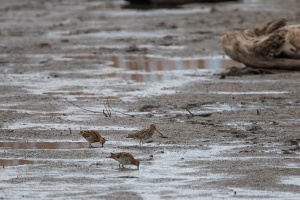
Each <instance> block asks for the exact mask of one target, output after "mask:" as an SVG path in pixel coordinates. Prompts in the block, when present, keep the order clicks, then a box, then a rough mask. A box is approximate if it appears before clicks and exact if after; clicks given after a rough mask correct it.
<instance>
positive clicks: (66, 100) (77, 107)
mask: <svg viewBox="0 0 300 200" xmlns="http://www.w3.org/2000/svg"><path fill="white" fill-rule="evenodd" d="M65 100H66V101H67V102H69V103H70V104H72V105H73V106H76V107H77V108H80V109H81V110H85V111H88V112H92V113H101V112H97V111H93V110H88V109H85V108H82V107H80V106H78V105H76V104H74V103H72V102H71V101H69V100H68V99H67V98H65Z"/></svg>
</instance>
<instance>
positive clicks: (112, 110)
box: [107, 98, 134, 117]
mask: <svg viewBox="0 0 300 200" xmlns="http://www.w3.org/2000/svg"><path fill="white" fill-rule="evenodd" d="M107 106H108V107H109V108H110V109H111V110H112V111H114V112H116V113H121V114H123V115H127V116H130V117H134V115H130V114H127V113H123V112H120V111H117V110H114V109H113V108H112V107H111V106H110V105H109V102H108V98H107Z"/></svg>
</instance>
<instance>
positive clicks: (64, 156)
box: [0, 0, 300, 199]
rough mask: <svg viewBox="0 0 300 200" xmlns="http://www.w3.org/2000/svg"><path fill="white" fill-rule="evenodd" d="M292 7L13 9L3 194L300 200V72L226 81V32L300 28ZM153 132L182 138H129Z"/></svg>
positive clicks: (1, 152) (4, 44) (1, 64)
mask: <svg viewBox="0 0 300 200" xmlns="http://www.w3.org/2000/svg"><path fill="white" fill-rule="evenodd" d="M280 2H281V1H275V0H264V1H255V0H248V1H247V0H245V1H243V2H239V3H221V4H187V5H183V6H180V7H177V8H174V9H173V8H168V9H151V10H144V9H143V10H137V9H125V8H124V5H125V2H124V1H112V2H107V1H78V2H76V3H75V2H73V1H63V2H62V1H51V2H48V1H32V0H31V1H22V2H20V1H5V2H4V3H1V6H0V10H1V11H2V12H1V15H0V27H1V32H0V34H1V38H2V39H1V42H0V49H1V53H0V72H1V73H0V80H1V83H0V88H1V94H0V102H1V104H0V174H1V176H0V180H1V181H0V198H1V199H20V198H23V199H41V198H43V199H99V198H100V199H117V198H122V199H199V198H203V199H224V198H225V199H236V198H239V199H254V198H257V199H299V197H300V176H299V174H300V173H299V172H300V164H299V158H300V157H299V154H300V153H299V151H300V147H299V141H300V134H299V126H300V123H299V111H300V109H299V108H300V102H299V85H300V81H299V80H300V79H299V78H300V74H299V72H297V71H295V72H274V73H273V74H260V75H242V76H226V77H222V78H221V76H220V73H221V71H223V70H225V69H226V67H230V66H236V67H242V65H241V64H239V63H236V62H234V61H232V60H230V59H229V58H228V57H226V56H225V55H224V54H223V52H222V49H221V47H220V44H219V37H220V36H221V35H222V34H223V33H225V32H226V31H230V30H239V29H243V28H246V27H250V26H256V25H257V23H264V22H265V21H268V20H271V19H274V18H278V17H286V18H287V19H288V21H289V22H291V23H298V22H299V20H298V19H299V16H300V15H299V11H298V7H297V6H298V4H299V2H297V1H296V0H295V1H294V0H288V1H285V4H284V5H282V4H279V3H280ZM152 123H155V124H156V125H157V128H158V129H159V131H160V132H162V133H163V134H164V135H165V136H167V137H168V138H160V137H158V134H155V135H154V136H153V138H152V139H150V140H149V141H147V142H146V143H145V144H144V145H143V147H139V145H138V141H136V140H132V139H129V138H126V136H127V134H128V133H132V132H135V131H137V130H140V129H142V128H145V127H147V126H149V125H150V124H152ZM69 128H70V129H71V130H72V132H70V130H69ZM83 129H84V130H86V129H94V130H98V131H100V133H101V135H103V136H104V137H105V138H106V140H107V141H106V143H105V144H104V148H100V146H101V145H100V144H95V147H96V148H88V143H87V142H86V141H85V140H84V139H83V138H82V137H81V136H79V135H78V133H79V131H80V130H83ZM120 151H126V152H130V153H132V154H133V155H134V156H135V157H136V158H138V159H140V160H141V165H140V169H139V170H137V169H136V167H135V166H126V168H124V169H123V168H119V167H118V163H117V162H116V161H114V160H110V159H108V158H106V157H107V156H108V155H109V154H110V152H120Z"/></svg>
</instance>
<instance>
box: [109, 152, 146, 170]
mask: <svg viewBox="0 0 300 200" xmlns="http://www.w3.org/2000/svg"><path fill="white" fill-rule="evenodd" d="M106 158H112V159H115V160H116V161H118V162H119V167H123V168H124V165H135V166H137V168H138V169H139V166H140V161H139V160H138V159H135V158H134V157H133V156H132V155H131V154H130V153H127V152H119V153H110V156H108V157H106Z"/></svg>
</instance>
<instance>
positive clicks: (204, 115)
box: [185, 108, 211, 117]
mask: <svg viewBox="0 0 300 200" xmlns="http://www.w3.org/2000/svg"><path fill="white" fill-rule="evenodd" d="M185 109H186V110H187V111H188V112H189V113H190V115H191V116H192V117H195V116H198V117H209V116H211V113H203V114H197V115H195V114H193V113H192V112H191V111H189V109H188V108H185Z"/></svg>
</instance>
